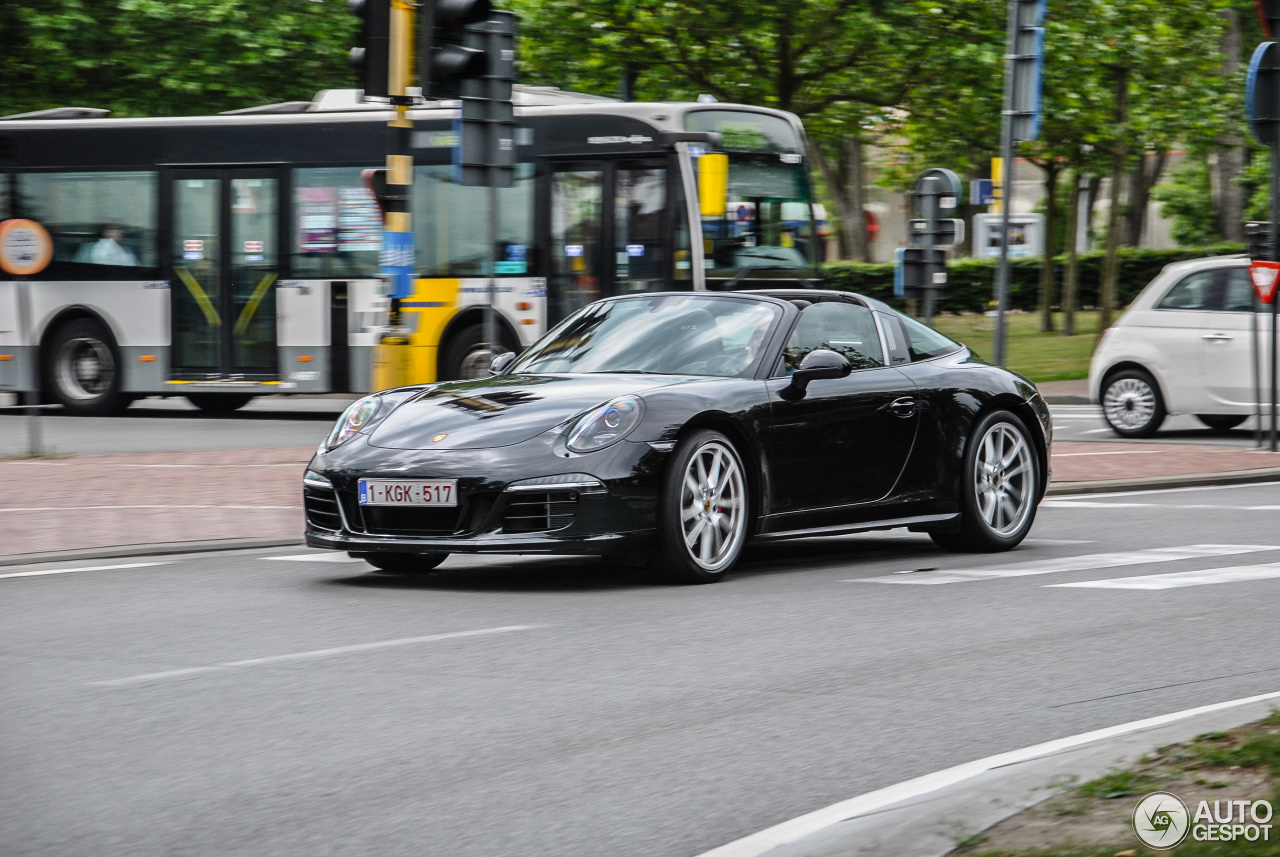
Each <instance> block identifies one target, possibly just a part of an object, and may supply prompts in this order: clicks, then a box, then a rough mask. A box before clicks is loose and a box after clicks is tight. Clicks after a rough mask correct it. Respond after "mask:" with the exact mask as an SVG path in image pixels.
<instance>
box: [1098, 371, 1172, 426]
mask: <svg viewBox="0 0 1280 857" xmlns="http://www.w3.org/2000/svg"><path fill="white" fill-rule="evenodd" d="M1102 418H1103V419H1105V420H1106V421H1107V425H1109V426H1111V430H1112V431H1114V432H1115V433H1116V434H1118V435H1120V436H1121V437H1151V436H1152V435H1153V434H1155V433H1156V430H1157V429H1159V428H1160V424H1161V423H1163V422H1164V418H1165V409H1164V399H1163V398H1162V397H1161V396H1160V388H1159V386H1157V384H1156V382H1155V379H1154V378H1152V377H1151V375H1150V374H1148V373H1147V372H1144V371H1143V370H1141V369H1125V370H1123V371H1121V372H1117V373H1116V374H1114V375H1112V376H1111V377H1110V378H1108V379H1107V381H1106V383H1105V384H1104V385H1103V388H1102Z"/></svg>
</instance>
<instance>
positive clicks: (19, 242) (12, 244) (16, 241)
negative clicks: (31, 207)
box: [0, 220, 53, 277]
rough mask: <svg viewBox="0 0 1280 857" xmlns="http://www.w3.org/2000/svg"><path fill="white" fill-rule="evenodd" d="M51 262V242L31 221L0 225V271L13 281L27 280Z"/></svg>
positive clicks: (40, 228)
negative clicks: (18, 278)
mask: <svg viewBox="0 0 1280 857" xmlns="http://www.w3.org/2000/svg"><path fill="white" fill-rule="evenodd" d="M52 259H53V239H51V238H50V237H49V233H48V231H46V230H45V228H44V227H43V226H41V225H40V224H39V223H36V222H35V221H34V220H6V221H4V222H3V223H0V270H3V271H4V272H5V273H8V274H13V275H14V276H15V277H29V276H31V275H32V274H38V273H40V272H41V271H43V270H44V269H45V268H46V267H48V265H49V262H50V261H51V260H52Z"/></svg>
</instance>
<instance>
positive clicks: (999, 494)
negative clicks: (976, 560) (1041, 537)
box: [929, 411, 1040, 551]
mask: <svg viewBox="0 0 1280 857" xmlns="http://www.w3.org/2000/svg"><path fill="white" fill-rule="evenodd" d="M1039 501H1040V470H1039V463H1038V461H1037V457H1036V452H1035V449H1034V447H1032V445H1031V437H1030V435H1029V434H1028V432H1027V429H1026V426H1025V425H1023V423H1022V420H1020V419H1018V418H1017V417H1016V416H1014V415H1013V414H1011V413H1009V412H1008V411H993V412H992V413H989V414H987V415H986V416H985V417H983V418H982V419H981V420H979V422H978V424H977V425H976V426H975V427H974V431H973V434H971V435H970V436H969V444H968V447H967V448H966V449H965V455H964V471H963V475H962V477H961V482H960V528H959V529H958V530H951V531H945V532H933V533H930V534H929V535H930V537H931V538H932V539H933V540H934V542H935V543H937V544H938V545H939V546H940V547H944V548H947V549H948V550H968V551H1005V550H1009V549H1010V548H1014V547H1016V546H1017V545H1018V544H1019V543H1020V542H1021V541H1022V540H1023V539H1024V538H1026V537H1027V533H1028V532H1030V531H1031V525H1032V524H1033V523H1035V517H1036V505H1037V504H1038V503H1039Z"/></svg>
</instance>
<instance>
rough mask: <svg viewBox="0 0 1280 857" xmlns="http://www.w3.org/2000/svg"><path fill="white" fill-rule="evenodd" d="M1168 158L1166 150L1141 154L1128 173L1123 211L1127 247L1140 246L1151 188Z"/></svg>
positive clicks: (1157, 180)
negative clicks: (1125, 201) (1127, 206)
mask: <svg viewBox="0 0 1280 857" xmlns="http://www.w3.org/2000/svg"><path fill="white" fill-rule="evenodd" d="M1168 159H1169V155H1168V153H1166V152H1157V153H1156V154H1155V155H1152V156H1143V157H1141V158H1139V159H1138V163H1137V164H1136V165H1135V166H1134V168H1133V170H1132V172H1130V173H1129V210H1128V211H1126V212H1125V238H1124V243H1125V244H1126V245H1127V246H1129V247H1140V246H1142V233H1143V231H1145V230H1146V228H1147V205H1148V203H1149V202H1150V201H1151V189H1152V188H1153V187H1155V186H1156V185H1157V184H1158V183H1159V182H1160V177H1161V176H1162V175H1164V166H1165V164H1166V163H1167V162H1168Z"/></svg>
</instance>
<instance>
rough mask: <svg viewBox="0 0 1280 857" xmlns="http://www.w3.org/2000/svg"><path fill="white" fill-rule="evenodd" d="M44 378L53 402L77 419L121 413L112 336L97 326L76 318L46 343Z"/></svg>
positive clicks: (124, 401)
mask: <svg viewBox="0 0 1280 857" xmlns="http://www.w3.org/2000/svg"><path fill="white" fill-rule="evenodd" d="M46 353H47V355H48V357H47V360H46V363H45V368H44V374H45V384H46V389H47V390H48V391H49V393H50V394H51V395H52V396H53V399H54V401H56V402H57V403H58V404H60V405H62V407H64V408H66V409H67V411H68V413H72V414H75V415H77V416H93V417H101V416H109V415H111V414H115V413H118V412H119V411H122V410H124V408H125V407H126V406H127V405H128V400H127V399H126V398H125V397H124V396H123V395H122V394H121V392H120V369H119V365H120V364H119V360H117V359H116V349H115V344H114V343H113V342H112V341H111V334H110V333H108V332H107V329H106V328H105V327H103V326H102V325H101V324H100V323H99V322H97V321H94V320H92V319H88V318H77V319H74V320H73V321H70V322H67V323H66V324H64V325H62V326H61V327H60V328H58V329H57V330H56V331H54V334H53V337H52V339H51V340H49V347H48V351H47V352H46Z"/></svg>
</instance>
